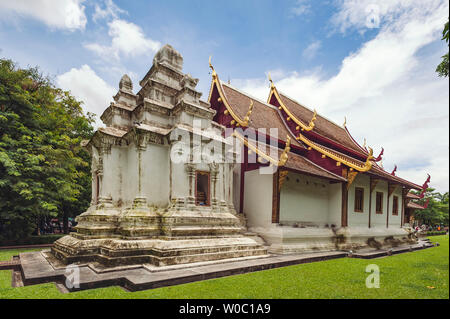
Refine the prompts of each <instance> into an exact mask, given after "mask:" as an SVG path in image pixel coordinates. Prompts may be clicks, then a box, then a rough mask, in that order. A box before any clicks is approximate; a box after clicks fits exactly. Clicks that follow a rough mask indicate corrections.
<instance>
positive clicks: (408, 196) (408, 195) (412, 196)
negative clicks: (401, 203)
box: [406, 192, 420, 199]
mask: <svg viewBox="0 0 450 319" xmlns="http://www.w3.org/2000/svg"><path fill="white" fill-rule="evenodd" d="M406 198H412V199H420V196H419V195H416V194H414V193H411V192H409V193H408V194H406Z"/></svg>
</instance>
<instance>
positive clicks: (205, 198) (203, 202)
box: [195, 171, 210, 206]
mask: <svg viewBox="0 0 450 319" xmlns="http://www.w3.org/2000/svg"><path fill="white" fill-rule="evenodd" d="M209 197H210V176H209V173H208V172H201V171H197V172H195V204H196V205H198V206H209V205H210V201H209Z"/></svg>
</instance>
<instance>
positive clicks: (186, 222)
mask: <svg viewBox="0 0 450 319" xmlns="http://www.w3.org/2000/svg"><path fill="white" fill-rule="evenodd" d="M106 211H109V212H110V214H109V215H108V214H107V213H105V212H106ZM78 221H79V225H78V226H77V233H71V234H70V235H68V236H65V237H63V238H61V239H59V240H57V241H56V242H55V244H54V247H53V248H52V253H53V255H55V256H56V257H57V258H58V259H59V260H61V261H62V262H64V263H66V264H71V263H80V262H81V263H85V262H98V263H100V264H102V265H104V266H105V267H116V266H121V265H134V264H152V265H155V266H168V265H176V264H185V263H194V262H204V261H212V260H220V259H230V258H240V257H249V256H266V255H267V249H266V247H265V246H263V245H261V244H260V242H258V241H257V240H255V239H254V238H252V237H249V236H245V235H244V232H245V231H246V230H245V227H244V226H243V225H242V221H241V220H240V219H239V218H238V216H236V215H235V214H233V213H231V212H229V211H227V209H225V211H220V210H211V209H209V208H205V209H202V208H196V209H195V210H185V209H181V210H179V209H171V210H168V211H166V212H157V211H151V210H150V209H149V208H146V207H143V206H138V205H137V206H133V207H132V208H130V209H127V210H124V211H123V212H120V213H118V214H117V213H116V212H115V211H114V209H112V208H109V209H108V207H105V206H104V205H101V206H98V208H97V209H94V208H93V209H91V210H89V211H88V212H86V213H84V214H82V215H80V216H79V218H78ZM100 221H101V222H100Z"/></svg>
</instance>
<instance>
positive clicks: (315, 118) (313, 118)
mask: <svg viewBox="0 0 450 319" xmlns="http://www.w3.org/2000/svg"><path fill="white" fill-rule="evenodd" d="M315 120H317V111H316V109H314V114H313V117H312V119H311V121H309V124H308V126H309V127H310V128H311V129H313V128H314V126H315V124H314V121H315Z"/></svg>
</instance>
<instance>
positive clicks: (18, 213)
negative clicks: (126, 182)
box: [0, 59, 93, 239]
mask: <svg viewBox="0 0 450 319" xmlns="http://www.w3.org/2000/svg"><path fill="white" fill-rule="evenodd" d="M92 123H93V115H92V114H89V113H88V114H87V116H86V115H84V114H83V110H82V108H81V105H80V102H78V101H77V100H76V99H75V98H74V97H73V96H71V95H70V94H69V92H65V91H62V90H61V89H59V88H56V87H55V86H54V85H53V84H52V83H51V82H50V80H49V79H48V78H47V77H44V76H43V75H42V74H41V73H39V70H38V69H37V68H28V69H20V68H18V67H17V66H16V65H15V64H14V63H13V62H12V61H10V60H5V59H0V239H2V238H3V239H17V238H24V237H28V236H29V235H30V234H31V233H32V231H33V230H34V228H35V225H36V223H37V222H38V221H39V220H41V219H42V218H43V217H49V216H58V214H61V212H62V210H63V209H64V208H65V207H69V208H71V209H74V207H78V208H77V209H76V211H74V212H73V213H74V214H79V213H80V212H81V211H82V210H83V209H85V208H86V198H90V184H89V181H90V178H91V177H90V168H89V154H88V153H87V151H86V150H84V149H82V148H81V146H80V142H81V140H82V139H85V138H90V137H91V135H92V132H93V127H92ZM80 201H81V203H82V204H81V205H78V204H77V205H74V203H77V202H78V203H79V202H80Z"/></svg>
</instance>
